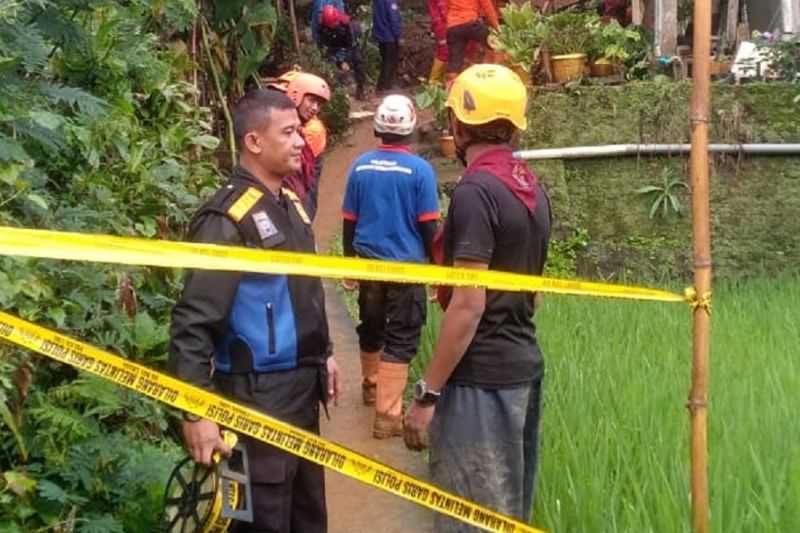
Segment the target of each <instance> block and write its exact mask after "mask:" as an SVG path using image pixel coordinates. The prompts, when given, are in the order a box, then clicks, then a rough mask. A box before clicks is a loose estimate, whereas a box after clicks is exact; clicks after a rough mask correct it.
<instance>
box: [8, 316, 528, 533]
mask: <svg viewBox="0 0 800 533" xmlns="http://www.w3.org/2000/svg"><path fill="white" fill-rule="evenodd" d="M0 339H6V340H8V341H10V342H12V343H14V344H18V345H19V346H23V347H25V348H28V349H30V350H33V351H35V352H39V353H41V354H43V355H46V356H47V357H50V358H52V359H55V360H57V361H61V362H62V363H66V364H68V365H70V366H72V367H74V368H77V369H79V370H84V371H86V372H89V373H91V374H94V375H96V376H99V377H101V378H103V379H106V380H108V381H112V382H114V383H116V384H118V385H122V386H123V387H126V388H128V389H131V390H134V391H136V392H138V393H140V394H143V395H145V396H149V397H150V398H154V399H156V400H159V401H161V402H164V403H165V404H167V405H170V406H172V407H176V408H178V409H182V410H184V411H188V412H190V413H194V414H196V415H198V416H202V417H204V418H207V419H209V420H213V421H214V422H216V423H217V424H219V425H221V426H225V427H228V428H230V429H232V430H234V431H236V432H237V433H239V434H243V435H249V436H251V437H253V438H255V439H258V440H260V441H262V442H266V443H268V444H271V445H273V446H276V447H278V448H281V449H283V450H286V451H287V452H289V453H292V454H294V455H297V456H299V457H302V458H304V459H308V460H309V461H312V462H314V463H317V464H320V465H322V466H324V467H326V468H330V469H331V470H334V471H336V472H340V473H342V474H344V475H346V476H350V477H352V478H355V479H357V480H359V481H361V482H364V483H366V484H368V485H371V486H373V487H377V488H379V489H381V490H384V491H386V492H390V493H392V494H395V495H397V496H400V497H401V498H405V499H407V500H410V501H412V502H414V503H417V504H419V505H422V506H424V507H427V508H428V509H432V510H434V511H437V512H439V513H442V514H446V515H449V516H451V517H453V518H456V519H458V520H461V521H462V522H465V523H467V524H471V525H473V526H477V527H479V528H482V529H485V530H486V531H494V532H497V533H517V532H524V533H542V531H541V530H538V529H535V528H533V527H531V526H528V525H526V524H523V523H521V522H519V521H517V520H514V519H512V518H509V517H507V516H504V515H501V514H499V513H496V512H494V511H492V510H490V509H487V508H485V507H481V506H479V505H477V504H475V503H472V502H470V501H468V500H465V499H463V498H460V497H458V496H455V495H454V494H451V493H449V492H446V491H444V490H441V489H439V488H437V487H436V486H434V485H431V484H429V483H425V482H423V481H419V480H417V479H414V478H413V477H411V476H409V475H407V474H404V473H403V472H400V471H399V470H395V469H394V468H391V467H388V466H386V465H383V464H381V463H379V462H377V461H374V460H372V459H370V458H368V457H365V456H363V455H361V454H358V453H356V452H354V451H351V450H348V449H347V448H344V447H343V446H339V445H338V444H335V443H332V442H329V441H327V440H325V439H323V438H321V437H319V436H317V435H314V434H312V433H309V432H307V431H303V430H300V429H297V428H294V427H292V426H290V425H288V424H285V423H283V422H280V421H278V420H275V419H274V418H271V417H269V416H266V415H264V414H262V413H259V412H258V411H255V410H253V409H250V408H248V407H244V406H242V405H239V404H236V403H234V402H231V401H228V400H226V399H224V398H222V397H220V396H217V395H215V394H211V393H209V392H207V391H205V390H203V389H200V388H197V387H194V386H192V385H188V384H186V383H183V382H182V381H179V380H177V379H175V378H172V377H170V376H168V375H165V374H162V373H160V372H156V371H153V370H150V369H148V368H147V367H144V366H142V365H138V364H136V363H132V362H130V361H128V360H126V359H123V358H122V357H118V356H116V355H112V354H110V353H108V352H105V351H103V350H100V349H98V348H95V347H93V346H90V345H88V344H85V343H82V342H80V341H77V340H74V339H71V338H70V337H67V336H64V335H61V334H59V333H56V332H54V331H51V330H48V329H46V328H42V327H40V326H37V325H35V324H31V323H30V322H26V321H24V320H21V319H19V318H16V317H13V316H11V315H8V314H6V313H3V312H0Z"/></svg>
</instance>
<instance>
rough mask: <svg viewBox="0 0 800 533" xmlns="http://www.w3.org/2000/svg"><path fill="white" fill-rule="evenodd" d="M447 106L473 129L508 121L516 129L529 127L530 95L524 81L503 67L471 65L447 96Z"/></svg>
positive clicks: (456, 80)
mask: <svg viewBox="0 0 800 533" xmlns="http://www.w3.org/2000/svg"><path fill="white" fill-rule="evenodd" d="M445 105H447V107H449V108H450V109H452V110H453V114H455V116H456V118H457V119H458V120H459V121H460V122H463V123H464V124H468V125H471V126H477V125H478V124H487V123H489V122H492V121H493V120H499V119H505V120H508V121H509V122H511V123H512V124H513V125H514V126H516V127H517V129H520V130H524V129H526V128H527V127H528V120H527V118H526V117H525V110H526V108H527V107H528V92H527V91H526V89H525V85H524V84H523V83H522V80H521V79H520V78H519V76H517V75H516V74H515V73H514V72H513V71H512V70H511V69H509V68H507V67H504V66H502V65H493V64H482V65H472V66H471V67H469V68H468V69H466V70H465V71H464V72H462V73H461V74H459V75H458V77H457V78H456V79H455V80H454V81H453V85H452V86H451V87H450V93H449V94H448V95H447V103H446V104H445Z"/></svg>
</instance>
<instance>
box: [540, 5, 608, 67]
mask: <svg viewBox="0 0 800 533" xmlns="http://www.w3.org/2000/svg"><path fill="white" fill-rule="evenodd" d="M597 21H598V16H597V14H595V13H592V12H586V11H578V10H575V9H566V10H564V11H559V12H557V13H554V14H552V15H548V16H547V17H545V22H546V25H547V33H546V35H545V44H546V45H547V49H548V50H549V51H550V54H551V55H554V56H557V55H566V54H585V53H586V52H587V51H588V50H589V47H590V46H591V44H592V27H593V26H594V25H595V24H597Z"/></svg>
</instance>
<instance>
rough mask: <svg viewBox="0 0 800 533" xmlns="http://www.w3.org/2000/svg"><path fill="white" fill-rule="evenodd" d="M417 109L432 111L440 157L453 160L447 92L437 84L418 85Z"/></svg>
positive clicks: (454, 152)
mask: <svg viewBox="0 0 800 533" xmlns="http://www.w3.org/2000/svg"><path fill="white" fill-rule="evenodd" d="M415 100H416V102H417V107H418V108H420V109H432V110H433V113H434V119H435V123H436V130H437V131H438V132H439V147H440V149H441V151H442V155H443V156H445V157H447V158H449V159H455V157H456V144H455V142H454V140H453V136H452V135H450V134H449V131H448V130H449V123H448V117H447V106H446V105H445V104H446V103H447V91H446V90H445V89H444V87H442V86H441V85H439V84H438V83H426V84H423V85H420V87H419V89H417V94H416V96H415Z"/></svg>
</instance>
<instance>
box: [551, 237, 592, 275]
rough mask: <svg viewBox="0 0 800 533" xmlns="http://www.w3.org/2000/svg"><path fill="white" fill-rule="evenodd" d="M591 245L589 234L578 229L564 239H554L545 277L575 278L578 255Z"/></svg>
mask: <svg viewBox="0 0 800 533" xmlns="http://www.w3.org/2000/svg"><path fill="white" fill-rule="evenodd" d="M588 245H589V232H588V231H586V230H585V229H583V228H578V229H576V230H575V231H573V232H572V233H571V234H570V235H569V236H567V237H566V238H563V239H552V240H551V241H550V246H549V248H548V251H547V263H546V264H545V271H544V275H545V276H548V277H551V278H562V279H563V278H574V277H575V274H576V273H577V259H578V254H579V253H580V252H581V251H583V250H584V249H586V247H587V246H588Z"/></svg>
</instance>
